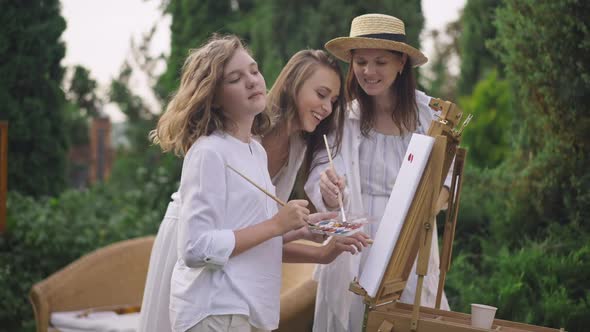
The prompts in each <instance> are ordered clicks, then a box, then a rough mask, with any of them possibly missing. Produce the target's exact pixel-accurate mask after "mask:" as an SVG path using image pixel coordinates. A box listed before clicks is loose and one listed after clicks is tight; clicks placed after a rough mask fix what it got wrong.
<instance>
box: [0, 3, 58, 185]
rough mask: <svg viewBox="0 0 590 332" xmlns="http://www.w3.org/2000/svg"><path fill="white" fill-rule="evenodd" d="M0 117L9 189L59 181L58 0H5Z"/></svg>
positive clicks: (0, 46) (0, 51) (0, 14)
mask: <svg viewBox="0 0 590 332" xmlns="http://www.w3.org/2000/svg"><path fill="white" fill-rule="evenodd" d="M0 24H1V25H2V31H1V32H0V59H2V61H0V120H6V121H8V122H9V140H8V155H9V162H8V178H9V179H10V180H9V184H8V188H9V190H15V191H20V192H22V193H25V194H29V195H34V196H40V195H53V194H57V193H59V192H60V191H62V190H63V189H64V186H65V182H66V180H65V168H66V151H67V138H66V133H65V131H64V121H65V120H64V94H63V92H62V91H61V89H60V83H61V81H62V76H63V68H62V67H61V65H60V62H61V59H62V58H63V57H64V54H65V48H64V45H63V43H62V41H60V36H61V34H62V32H63V31H64V30H65V27H66V23H65V21H64V19H63V17H62V16H61V14H60V5H59V1H58V0H47V1H42V2H35V1H8V2H3V3H2V10H1V11H0Z"/></svg>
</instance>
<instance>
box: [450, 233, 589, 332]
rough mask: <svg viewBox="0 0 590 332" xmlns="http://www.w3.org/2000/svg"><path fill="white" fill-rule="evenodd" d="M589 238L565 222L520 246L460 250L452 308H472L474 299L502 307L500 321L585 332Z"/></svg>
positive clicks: (452, 277)
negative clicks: (533, 240)
mask: <svg viewBox="0 0 590 332" xmlns="http://www.w3.org/2000/svg"><path fill="white" fill-rule="evenodd" d="M580 238H582V240H580ZM589 240H590V236H588V234H587V233H580V230H579V229H576V228H575V227H568V226H564V227H559V228H555V229H553V230H552V232H551V235H550V236H549V237H548V238H547V239H546V240H545V241H542V242H532V241H530V242H529V241H527V243H526V244H524V245H523V246H522V247H521V248H520V249H516V250H511V249H508V248H507V247H506V246H505V245H503V244H502V243H500V242H483V243H484V249H483V252H482V253H481V254H477V255H475V254H472V253H469V252H461V253H458V257H457V258H455V260H454V262H453V266H452V269H451V271H450V272H449V276H448V278H447V280H448V282H447V287H446V290H447V292H448V295H449V301H450V302H451V306H452V308H453V310H454V311H463V312H470V304H471V303H485V304H489V305H493V306H496V307H498V312H497V315H496V316H497V317H498V318H501V319H507V320H512V321H517V322H525V323H532V324H536V325H543V326H549V327H555V328H558V327H564V328H566V329H567V330H568V331H584V330H585V328H586V327H587V326H589V325H590V316H588V312H589V310H590V302H589V301H590V290H588V288H587V287H586V284H587V280H590V266H589V265H588V264H587V262H588V261H589V260H590V241H589Z"/></svg>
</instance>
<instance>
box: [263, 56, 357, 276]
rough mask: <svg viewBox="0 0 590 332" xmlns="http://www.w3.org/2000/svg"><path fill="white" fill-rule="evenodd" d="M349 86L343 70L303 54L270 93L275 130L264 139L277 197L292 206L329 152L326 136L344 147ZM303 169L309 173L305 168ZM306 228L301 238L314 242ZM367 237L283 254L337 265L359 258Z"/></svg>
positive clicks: (295, 246)
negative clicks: (346, 257) (300, 182)
mask: <svg viewBox="0 0 590 332" xmlns="http://www.w3.org/2000/svg"><path fill="white" fill-rule="evenodd" d="M342 82H343V80H342V74H341V71H340V66H339V65H338V63H337V62H336V60H334V59H333V58H332V57H330V56H328V54H326V52H324V51H321V50H303V51H299V52H297V53H296V54H295V55H293V56H292V57H291V59H290V60H289V61H288V62H287V64H286V65H285V67H284V68H283V70H282V71H281V73H280V74H279V76H278V77H277V79H276V81H275V84H274V85H273V87H272V88H271V89H270V91H269V93H268V100H267V112H268V113H269V115H270V117H271V119H272V125H271V128H270V129H269V130H267V132H266V133H265V134H264V135H263V136H262V145H263V146H264V148H265V149H266V152H267V153H268V168H269V172H270V175H271V177H272V180H273V184H274V185H275V186H276V192H277V196H279V198H281V199H282V200H284V201H285V200H287V199H288V198H289V195H290V194H291V191H292V190H293V186H294V183H295V178H296V176H297V173H298V172H299V171H302V172H301V174H302V175H303V176H304V178H306V177H307V174H308V173H309V169H310V167H311V163H312V160H313V156H314V155H315V154H317V153H318V152H319V151H323V150H324V149H325V145H324V140H323V135H325V134H329V133H334V136H335V138H336V139H335V141H336V143H335V148H334V149H335V150H337V149H338V147H339V144H340V143H339V142H340V137H341V136H342V126H343V123H344V119H343V117H342V116H340V112H341V110H343V109H344V94H343V83H342ZM302 165H303V169H301V166H302ZM307 231H308V228H306V227H305V228H301V229H300V231H299V232H303V233H304V234H300V235H299V236H298V237H299V238H302V237H303V238H307V239H311V240H316V241H320V240H323V239H322V238H319V239H318V238H311V237H310V235H309V234H308V233H306V232H307ZM367 237H368V236H367V235H366V234H364V233H357V234H355V235H354V236H352V237H351V238H333V239H331V241H330V242H328V243H327V245H326V247H314V246H306V245H304V244H300V243H289V244H287V245H285V246H284V248H283V261H285V262H291V263H322V264H326V263H329V262H331V261H332V260H334V258H336V256H337V255H339V254H340V253H341V252H342V251H349V252H351V253H355V252H356V250H355V248H353V247H352V245H355V247H358V248H360V249H362V248H363V247H365V246H367Z"/></svg>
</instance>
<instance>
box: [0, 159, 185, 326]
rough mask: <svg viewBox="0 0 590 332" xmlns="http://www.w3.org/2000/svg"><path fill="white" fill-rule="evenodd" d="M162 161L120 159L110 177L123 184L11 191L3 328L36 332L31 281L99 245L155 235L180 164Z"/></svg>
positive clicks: (1, 279) (0, 304) (0, 259)
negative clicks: (54, 192)
mask: <svg viewBox="0 0 590 332" xmlns="http://www.w3.org/2000/svg"><path fill="white" fill-rule="evenodd" d="M163 160H165V161H166V162H168V164H166V163H162V162H160V163H157V162H156V163H154V164H155V165H159V166H155V167H153V168H146V167H135V168H129V167H128V166H131V165H136V164H138V163H139V161H137V160H136V161H132V160H130V159H125V158H123V159H122V160H120V161H119V163H120V164H119V165H117V166H116V167H115V168H119V169H120V171H119V173H118V174H115V175H114V176H115V177H117V178H121V177H124V178H126V181H123V180H121V179H119V180H118V181H113V182H109V183H106V184H98V185H96V186H94V187H92V188H91V189H89V190H85V191H75V190H69V191H66V192H64V193H62V194H61V195H59V196H58V197H54V198H47V197H45V198H40V199H33V198H31V197H27V196H23V195H21V194H18V193H16V192H9V194H8V223H7V229H8V231H7V233H6V234H5V236H2V237H0V285H2V287H0V331H33V329H34V316H33V312H32V307H31V305H30V303H29V301H28V298H27V297H28V294H29V292H30V289H31V286H32V285H33V284H34V283H36V282H38V281H40V280H43V279H44V278H46V277H47V276H49V275H50V274H51V273H53V272H55V271H57V270H59V269H61V268H62V267H64V266H66V265H67V264H69V263H70V262H72V261H74V260H76V259H77V258H79V257H80V256H82V255H84V254H86V253H88V252H90V251H93V250H95V249H97V248H100V247H103V246H105V245H107V244H110V243H113V242H116V241H121V240H124V239H128V238H134V237H138V236H143V235H147V234H155V233H156V232H157V228H158V226H159V224H160V221H161V218H162V216H163V214H164V212H165V209H166V205H167V204H168V201H169V197H170V194H171V193H172V192H173V191H174V190H175V189H176V187H177V183H178V179H179V177H178V171H177V168H176V166H177V165H178V161H177V160H174V158H164V159H163ZM170 169H172V170H173V171H170ZM123 170H126V171H123ZM130 188H135V189H130Z"/></svg>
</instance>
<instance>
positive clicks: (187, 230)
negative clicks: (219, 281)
mask: <svg viewBox="0 0 590 332" xmlns="http://www.w3.org/2000/svg"><path fill="white" fill-rule="evenodd" d="M182 168H183V169H182V176H181V180H180V195H181V200H182V204H181V209H180V227H179V234H178V239H179V241H178V246H179V248H178V251H179V256H180V257H181V259H183V260H184V262H185V264H186V266H188V267H191V268H197V267H202V266H207V267H211V268H220V267H223V266H224V265H225V264H226V263H227V262H228V260H229V258H230V256H231V254H232V252H233V250H234V248H235V235H234V232H233V230H232V229H230V228H226V227H224V226H225V225H226V223H225V201H226V179H225V162H224V161H223V158H222V157H221V156H220V155H219V154H218V153H217V152H216V151H213V150H210V149H195V151H193V150H190V151H189V153H187V156H186V158H185V162H184V164H183V167H182Z"/></svg>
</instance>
